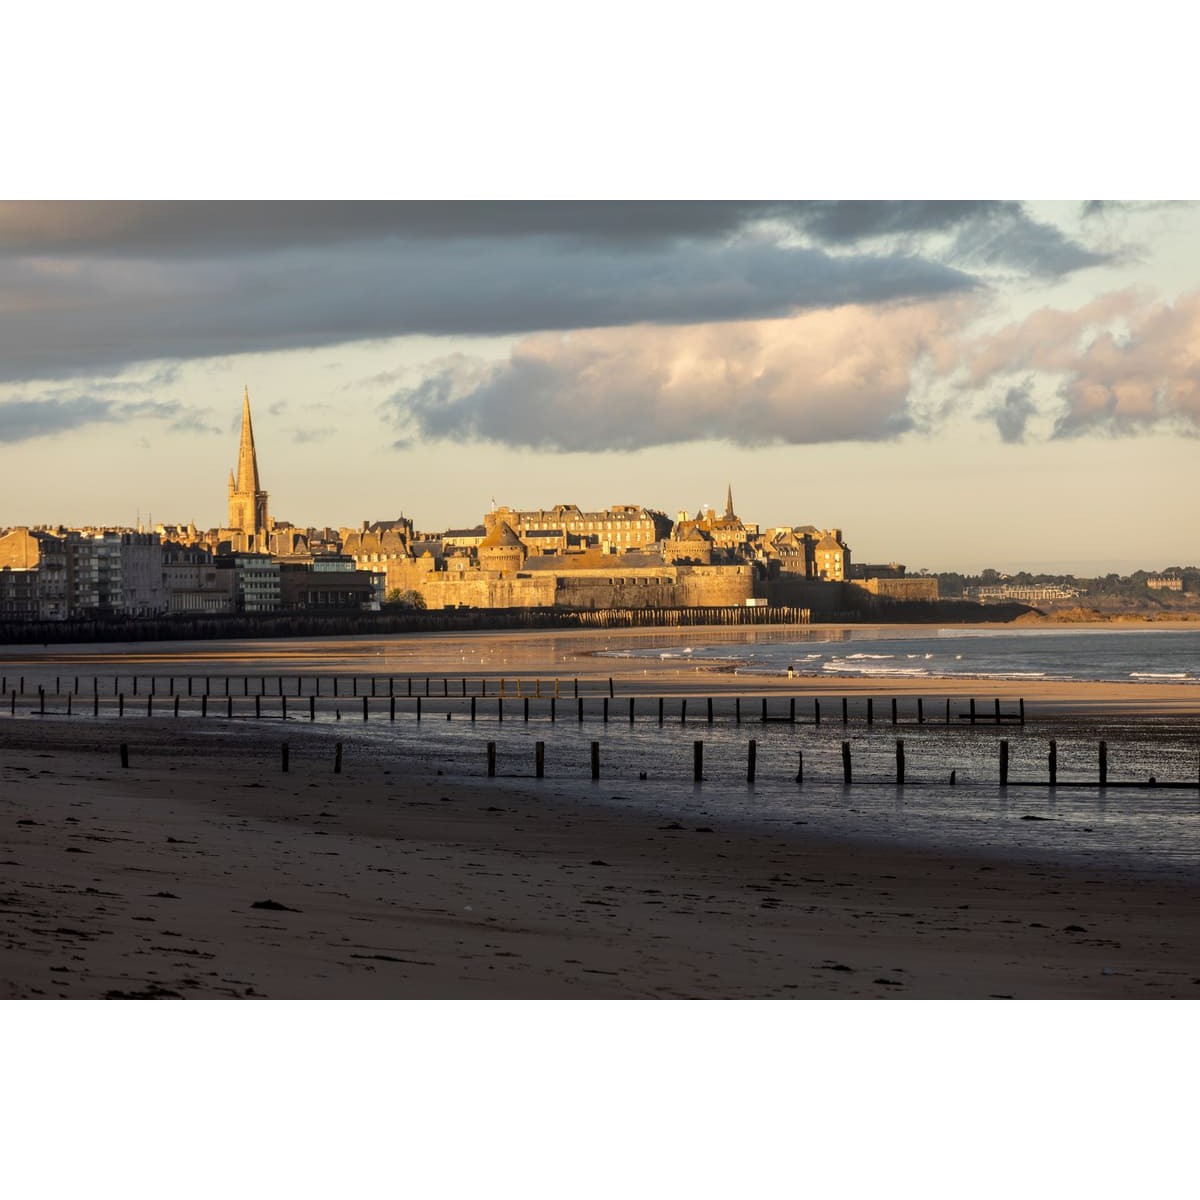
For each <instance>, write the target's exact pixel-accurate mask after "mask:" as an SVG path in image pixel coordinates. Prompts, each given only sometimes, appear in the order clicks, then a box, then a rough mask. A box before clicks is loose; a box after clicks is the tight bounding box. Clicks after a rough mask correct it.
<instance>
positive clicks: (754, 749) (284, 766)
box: [120, 738, 1200, 790]
mask: <svg viewBox="0 0 1200 1200" xmlns="http://www.w3.org/2000/svg"><path fill="white" fill-rule="evenodd" d="M1098 750H1099V763H1098V765H1099V772H1098V778H1097V780H1096V782H1095V783H1092V782H1091V781H1087V780H1072V781H1069V782H1059V779H1058V742H1057V741H1051V742H1050V752H1049V756H1048V767H1049V778H1048V779H1044V780H1043V779H1024V780H1018V781H1016V783H1015V785H1014V786H1018V787H1051V788H1055V787H1097V786H1098V787H1102V788H1107V787H1112V788H1142V787H1158V788H1187V789H1189V790H1190V789H1196V790H1200V767H1198V769H1197V776H1196V782H1195V783H1180V782H1159V781H1158V780H1157V779H1156V778H1155V777H1154V776H1153V775H1152V776H1151V777H1150V778H1149V779H1148V780H1145V781H1142V780H1120V781H1113V780H1110V779H1109V778H1108V743H1107V742H1105V741H1101V742H1100V743H1099V746H1098ZM120 754H121V766H122V767H125V768H128V766H129V745H128V743H127V742H122V743H121V746H120ZM1008 763H1009V759H1008V739H1007V738H1004V739H1001V742H1000V786H1001V787H1002V788H1006V787H1008V786H1009V783H1010V780H1009V777H1008ZM533 764H534V776H535V777H536V778H537V779H543V778H545V774H546V743H545V742H543V741H538V742H534V747H533ZM590 767H591V776H592V779H594V780H596V779H599V778H600V743H599V742H592V744H591V749H590ZM757 767H758V742H757V741H756V740H755V739H754V738H751V739H750V742H749V745H748V746H747V754H746V782H747V783H754V781H755V776H756V774H757ZM280 769H281V770H282V771H284V772H286V771H287V770H288V769H289V747H288V743H287V742H283V743H282V744H281V746H280ZM333 771H334V774H335V775H340V774H341V771H342V743H341V742H337V743H335V745H334V757H333ZM487 773H488V778H489V779H490V778H494V777H495V775H496V743H495V742H494V741H493V742H488V743H487ZM642 778H643V779H644V778H645V776H644V775H643V776H642ZM692 779H693V781H694V782H695V783H702V782H703V780H704V742H703V741H702V740H701V739H696V740H695V741H694V742H693V743H692ZM803 782H804V751H803V750H800V751H797V755H796V783H797V784H802V783H803ZM842 782H843V784H844V785H846V786H847V787H848V786H850V785H851V784H852V783H853V782H854V768H853V762H852V760H851V753H850V743H849V742H843V743H842ZM895 782H896V784H897V786H903V785H904V783H905V759H904V740H903V739H902V738H897V739H896V779H895ZM949 782H950V783H951V784H955V783H957V772H956V771H953V770H952V771H951V772H950V780H949Z"/></svg>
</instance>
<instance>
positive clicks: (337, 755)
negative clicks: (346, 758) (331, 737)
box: [333, 742, 342, 775]
mask: <svg viewBox="0 0 1200 1200" xmlns="http://www.w3.org/2000/svg"><path fill="white" fill-rule="evenodd" d="M333 773H334V774H335V775H340V774H341V773H342V743H341V742H338V743H337V744H336V745H335V746H334V747H333Z"/></svg>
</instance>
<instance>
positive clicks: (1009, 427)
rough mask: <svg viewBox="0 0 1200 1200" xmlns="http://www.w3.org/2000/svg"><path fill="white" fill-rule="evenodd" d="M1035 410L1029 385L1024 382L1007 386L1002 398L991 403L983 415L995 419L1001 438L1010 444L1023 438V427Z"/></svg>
mask: <svg viewBox="0 0 1200 1200" xmlns="http://www.w3.org/2000/svg"><path fill="white" fill-rule="evenodd" d="M1037 411H1038V409H1037V405H1036V404H1034V402H1033V399H1032V398H1031V396H1030V389H1029V385H1028V384H1025V385H1024V386H1021V387H1011V388H1009V389H1008V391H1007V392H1006V393H1005V395H1004V398H1003V399H1002V400H998V401H997V402H996V403H995V404H993V405H992V406H991V408H989V409H988V410H987V411H986V412H985V414H984V415H985V416H986V417H988V418H990V419H991V420H993V421H995V423H996V428H997V429H998V430H999V431H1000V437H1001V440H1002V441H1005V442H1008V443H1009V444H1010V445H1011V444H1014V443H1019V442H1023V441H1024V440H1025V427H1026V425H1027V424H1028V423H1029V418H1030V417H1033V416H1035V415H1036V414H1037Z"/></svg>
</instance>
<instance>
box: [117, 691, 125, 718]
mask: <svg viewBox="0 0 1200 1200" xmlns="http://www.w3.org/2000/svg"><path fill="white" fill-rule="evenodd" d="M124 715H125V693H124V692H121V693H120V695H118V696H117V716H118V717H123V716H124Z"/></svg>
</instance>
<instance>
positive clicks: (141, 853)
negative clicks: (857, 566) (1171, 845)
mask: <svg viewBox="0 0 1200 1200" xmlns="http://www.w3.org/2000/svg"><path fill="white" fill-rule="evenodd" d="M687 632H688V633H689V634H690V635H691V636H692V637H693V638H694V640H695V641H696V642H697V643H699V642H701V641H703V640H704V638H703V637H702V636H701V632H702V631H687ZM639 633H642V631H633V635H634V636H636V635H637V634H639ZM654 635H655V631H645V636H654ZM621 639H622V641H623V642H625V641H627V635H626V631H622V632H621ZM398 640H401V641H403V639H398ZM596 640H597V635H577V636H569V637H565V638H564V637H563V635H554V636H553V637H551V638H547V637H546V635H536V634H535V635H509V634H502V635H482V636H477V637H472V638H468V639H458V638H442V637H438V638H425V639H412V640H411V641H413V642H419V643H420V644H405V645H403V646H400V647H398V648H395V649H394V650H391V651H389V654H388V656H387V658H388V661H387V664H386V665H384V666H377V667H368V666H367V665H366V661H364V660H367V659H370V658H374V659H376V660H378V657H379V656H378V654H377V652H376V651H375V650H371V649H368V646H367V644H363V645H355V644H354V643H352V642H350V643H341V642H339V643H338V649H337V650H336V651H332V652H331V651H330V649H329V646H328V644H324V645H323V646H322V647H315V646H313V645H312V644H308V645H305V646H295V645H293V646H290V647H287V648H284V647H276V656H275V658H274V659H273V660H272V661H271V663H270V664H269V665H268V662H267V659H266V658H257V657H255V658H254V660H253V664H252V663H251V661H241V662H240V665H239V666H236V667H234V668H231V669H234V670H239V671H241V672H246V671H253V670H254V669H256V667H258V668H261V669H262V670H263V671H264V672H267V671H269V670H270V667H271V666H274V667H276V668H277V669H279V670H284V671H290V672H292V673H295V672H296V671H297V670H299V669H300V668H301V665H303V670H304V672H306V673H308V672H311V671H313V670H314V669H316V670H320V671H322V672H331V671H335V670H341V671H343V672H344V673H349V671H350V670H354V671H357V672H358V673H360V674H366V673H367V672H368V670H373V671H375V672H377V673H378V672H385V673H386V672H391V673H394V674H396V675H401V674H408V673H411V674H413V675H417V674H423V673H425V672H426V671H428V672H430V673H435V672H439V671H440V672H443V673H451V674H455V675H457V673H458V672H459V670H460V669H461V668H462V666H464V665H465V664H464V663H462V661H461V656H463V655H467V654H474V655H475V657H476V658H478V659H479V660H481V661H479V662H477V663H476V664H475V670H474V671H472V672H471V674H472V676H474V677H478V675H479V674H480V672H481V671H486V672H487V676H488V677H489V678H495V677H497V676H503V674H504V673H507V674H508V675H509V676H515V675H518V674H519V675H522V676H524V677H525V678H532V677H537V676H541V677H548V676H552V675H554V674H561V675H562V676H563V677H568V676H570V677H574V676H578V677H579V678H580V679H581V680H587V681H591V682H592V683H593V684H594V685H595V687H596V688H599V687H600V686H601V684H603V686H604V690H605V691H606V690H607V678H608V676H609V675H612V676H613V677H614V680H616V681H618V682H617V684H616V686H617V687H618V689H619V691H618V694H625V695H628V694H632V693H634V692H637V693H643V694H666V695H672V694H685V695H686V694H689V693H693V692H694V693H708V694H717V695H719V694H737V693H739V692H742V691H745V690H750V691H754V692H756V693H758V694H761V693H762V692H764V691H769V690H772V689H775V688H778V689H780V690H781V691H782V690H786V691H787V692H788V693H790V694H796V695H806V694H825V693H827V692H829V691H831V690H832V691H833V692H834V693H835V694H838V695H841V694H847V695H855V694H862V692H867V693H868V694H875V695H881V694H896V695H902V694H906V693H908V687H909V686H911V684H912V681H894V682H893V681H891V680H889V681H887V684H886V692H885V691H883V690H882V689H881V684H880V681H878V680H858V681H855V680H848V679H838V680H831V681H825V680H807V679H806V680H791V681H789V680H787V679H785V678H779V679H761V678H755V679H753V680H752V681H748V680H746V679H738V678H735V677H733V676H729V675H723V674H721V673H713V672H697V671H696V670H695V669H694V668H693V669H691V670H662V669H660V668H659V667H658V666H657V665H655V666H654V667H647V666H646V664H644V663H643V662H631V661H630V660H627V659H626V660H622V659H597V658H594V657H592V656H591V655H590V653H589V651H591V650H594V649H596V648H597V645H596V644H595V643H596ZM598 640H599V641H600V642H601V643H603V642H605V641H607V642H610V643H611V642H613V641H614V635H608V636H605V635H600V638H599V639H598ZM547 642H549V643H551V645H549V646H548V645H547ZM264 645H265V644H264V643H255V644H254V655H255V656H257V654H258V653H259V650H260V649H261V648H262V647H263V646H264ZM376 645H377V644H376ZM37 649H38V653H32V652H28V651H23V652H22V653H23V654H24V658H23V659H22V655H21V654H17V653H14V650H13V648H9V650H8V651H7V652H6V654H5V656H4V657H5V664H4V669H6V670H8V671H10V673H11V671H12V665H13V663H14V662H16V661H17V660H18V659H22V661H21V662H20V664H19V665H20V666H23V667H24V668H25V669H26V671H28V672H31V673H37V672H43V673H44V672H47V671H48V672H49V673H50V674H53V673H54V672H55V671H56V670H61V671H62V673H63V674H64V675H65V674H67V673H68V671H67V667H66V664H67V663H68V662H70V663H71V664H73V665H78V667H79V671H80V673H81V674H83V673H89V674H90V673H91V668H92V667H93V666H94V667H96V668H99V667H100V666H101V659H107V658H118V657H119V661H120V670H121V671H123V672H129V671H132V670H136V671H138V672H139V673H140V674H148V673H150V671H151V670H153V671H154V672H155V673H157V674H162V675H165V674H167V673H168V670H169V669H170V667H172V666H173V665H175V664H180V665H181V666H182V665H184V664H188V663H191V665H192V669H193V670H194V671H195V673H197V674H199V673H202V672H203V671H204V670H206V669H211V670H212V673H214V674H216V673H217V666H216V664H217V663H218V662H220V663H221V664H222V665H223V664H224V663H225V662H228V661H231V660H232V661H234V662H239V661H240V660H238V658H237V656H236V655H231V653H230V644H225V645H223V646H221V647H212V648H211V649H212V650H213V651H214V653H215V654H220V655H223V656H224V658H223V659H217V658H213V659H210V660H208V662H207V663H206V664H205V665H204V666H200V667H197V666H196V665H195V663H194V661H193V660H191V659H189V657H188V655H187V653H186V652H184V651H181V650H180V649H179V648H166V647H153V646H149V647H139V648H138V649H137V656H138V658H139V659H143V660H145V661H139V662H137V663H136V664H135V663H133V662H132V661H131V656H130V655H127V654H126V655H121V656H117V655H114V654H112V652H111V650H110V651H107V652H106V651H105V648H103V647H88V648H85V649H86V652H85V653H77V654H76V656H75V657H74V658H71V659H69V660H68V659H66V658H65V657H63V656H62V651H61V650H55V651H53V652H51V651H50V650H43V649H42V648H40V647H39V648H37ZM496 658H499V659H500V660H501V661H499V662H497V661H495V659H496ZM488 659H492V660H493V661H490V662H488V661H486V660H488ZM346 662H351V663H353V666H352V667H350V668H347V667H346V666H345V665H343V664H344V663H346ZM400 662H403V663H404V666H403V667H401V666H399V663H400ZM439 664H440V665H439ZM103 665H104V669H105V670H106V671H111V670H112V669H113V667H112V666H111V665H109V663H108V662H107V661H105V662H104V664H103ZM643 671H645V672H646V674H644V675H643V674H642V672H643ZM179 673H183V672H182V671H180V672H179ZM747 684H749V685H750V686H749V687H747ZM826 684H831V685H833V686H832V688H830V687H827V686H819V687H818V686H816V685H826ZM856 684H862V685H867V686H865V687H863V688H861V689H860V688H857V687H855V686H854V685H856ZM921 684H922V686H921V687H920V688H919V689H917V694H924V695H930V694H939V695H953V694H955V692H954V691H953V690H947V689H948V688H950V685H947V684H946V682H945V681H921ZM930 684H932V685H933V686H930ZM1192 690H1193V689H1181V688H1174V687H1169V686H1156V685H1151V686H1143V685H1071V686H1070V687H1067V686H1066V685H1055V684H1044V683H1041V684H1039V683H1036V682H1030V681H1023V682H1022V683H1021V685H1020V687H1019V689H1018V690H1017V691H1015V692H1013V693H1012V694H1014V695H1016V694H1021V695H1024V696H1025V697H1026V699H1027V703H1028V704H1030V705H1031V706H1032V705H1034V704H1038V705H1046V706H1047V708H1048V709H1053V710H1054V711H1063V712H1069V713H1074V714H1075V715H1076V716H1077V717H1079V718H1081V719H1084V720H1086V717H1087V715H1088V714H1089V713H1090V712H1095V711H1099V710H1101V709H1103V710H1104V711H1106V712H1107V711H1130V712H1140V713H1146V712H1151V713H1156V714H1158V715H1167V716H1172V715H1174V714H1181V713H1188V714H1195V712H1196V711H1197V702H1196V700H1195V699H1194V698H1193V697H1192V696H1191V695H1190V692H1191V691H1192ZM1184 691H1187V692H1189V695H1187V696H1182V695H1180V693H1181V692H1184ZM993 694H995V695H1001V696H1004V695H1006V692H1005V691H1004V690H1002V689H1001V687H1000V684H999V683H996V684H994V685H990V686H989V688H988V695H993ZM1041 711H1046V710H1045V709H1044V710H1041ZM219 730H220V732H218V731H219ZM122 740H126V741H128V742H130V743H131V745H132V746H133V754H132V758H131V762H130V767H129V768H128V769H127V770H123V769H121V767H120V765H119V758H118V754H117V744H118V742H120V741H122ZM328 748H329V747H328V737H318V736H310V735H306V734H305V733H304V731H303V730H302V729H301V728H299V727H297V729H296V731H295V733H294V734H292V735H291V764H290V766H291V769H290V771H289V773H287V774H283V773H281V771H280V766H279V757H278V753H279V752H278V742H277V739H276V738H275V737H274V736H273V735H266V737H264V736H263V735H262V734H261V733H260V732H259V731H257V730H256V729H255V727H254V726H253V725H246V724H242V725H240V726H238V727H237V728H236V729H233V728H229V727H224V726H222V724H221V723H220V722H213V724H212V726H211V727H205V728H202V727H200V726H199V725H198V723H197V722H187V721H181V722H173V721H163V720H159V719H157V718H154V719H147V718H145V717H144V716H140V717H129V718H127V719H126V720H125V721H123V722H122V721H116V720H106V721H101V722H92V721H90V720H87V719H84V720H79V719H74V720H73V721H67V720H64V719H61V718H46V719H44V720H42V721H38V720H34V719H17V720H10V719H2V720H0V867H2V868H3V879H2V882H0V937H2V938H3V945H4V956H3V965H2V966H0V996H3V997H8V998H13V997H38V998H40V997H60V996H61V997H73V998H98V997H105V996H110V997H141V996H145V997H163V998H166V997H172V996H181V997H187V998H191V997H208V998H214V997H235V996H236V997H270V998H291V997H313V998H325V997H328V998H333V997H340V998H350V997H364V998H366V997H394V998H410V997H411V998H416V997H429V998H488V997H496V998H618V997H620V998H656V997H697V998H706V997H711V998H718V997H720V998H726V997H728V998H748V997H764V998H766V997H771V998H800V997H822V998H830V999H842V998H866V997H881V998H882V997H907V998H988V997H1014V998H1138V999H1150V998H1195V997H1200V919H1198V918H1200V870H1198V871H1197V874H1196V878H1195V880H1194V881H1192V880H1187V879H1185V880H1184V881H1182V882H1175V883H1165V882H1163V883H1152V882H1147V881H1145V880H1135V879H1133V877H1132V876H1129V875H1125V874H1122V873H1121V872H1120V871H1119V870H1116V869H1113V870H1108V871H1105V872H1098V871H1097V870H1096V869H1094V868H1087V869H1086V870H1085V869H1080V868H1077V867H1071V866H1067V865H1064V864H1056V863H1054V862H1052V861H1040V862H1030V861H1022V860H1021V859H1020V858H1018V857H1012V858H1009V859H1007V860H1005V859H1000V858H997V857H995V856H991V857H987V858H985V857H983V856H978V857H976V856H971V855H963V854H955V855H950V854H947V853H938V852H935V851H919V850H913V849H902V848H887V847H883V848H881V847H879V846H878V845H872V846H867V845H865V844H855V843H853V842H835V841H830V840H826V839H821V838H818V837H815V836H814V835H813V834H812V833H811V832H809V831H808V830H806V829H803V828H797V829H795V830H794V831H792V832H782V833H781V832H771V833H769V834H768V833H760V832H755V831H753V830H747V829H746V828H745V827H739V826H733V825H729V826H726V825H724V824H722V823H721V822H720V821H719V820H716V819H712V818H707V817H706V818H703V820H704V822H705V823H704V824H699V823H696V822H689V821H686V820H673V819H671V818H656V817H654V816H653V815H645V814H637V813H629V812H614V811H609V810H605V809H601V808H599V807H589V806H586V805H582V804H580V803H579V802H578V800H575V799H572V798H571V797H570V796H568V795H567V794H566V792H565V791H560V790H557V789H556V788H555V786H554V784H553V783H552V782H551V781H545V783H544V785H535V784H534V783H533V781H530V784H529V785H528V786H523V785H520V786H516V787H514V786H511V785H510V786H506V787H504V788H503V789H498V788H489V786H488V784H487V781H486V780H485V779H472V780H463V779H453V780H452V779H449V778H437V777H436V776H433V777H430V776H426V775H419V774H415V773H414V774H406V773H402V770H401V768H400V767H399V766H398V765H397V764H393V765H392V766H391V767H389V766H388V765H387V764H386V763H380V762H379V761H378V760H372V759H369V758H367V757H366V756H361V757H360V756H356V755H355V754H353V753H352V754H350V755H348V756H347V760H346V764H345V770H344V771H343V773H341V774H337V775H335V774H334V773H333V772H332V770H331V763H330V761H329V755H328ZM266 902H270V905H269V906H266V907H263V905H264V904H266Z"/></svg>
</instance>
